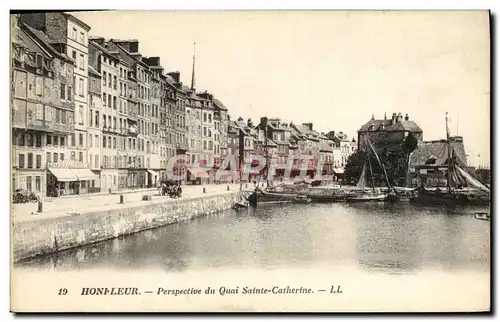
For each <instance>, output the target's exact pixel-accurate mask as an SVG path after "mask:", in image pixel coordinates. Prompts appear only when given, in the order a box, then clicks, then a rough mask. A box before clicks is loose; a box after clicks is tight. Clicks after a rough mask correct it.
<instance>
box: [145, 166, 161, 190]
mask: <svg viewBox="0 0 500 322" xmlns="http://www.w3.org/2000/svg"><path fill="white" fill-rule="evenodd" d="M146 171H147V172H148V175H147V182H146V185H147V187H148V188H154V187H156V186H158V182H159V179H160V173H159V172H158V171H155V170H149V169H148V170H146Z"/></svg>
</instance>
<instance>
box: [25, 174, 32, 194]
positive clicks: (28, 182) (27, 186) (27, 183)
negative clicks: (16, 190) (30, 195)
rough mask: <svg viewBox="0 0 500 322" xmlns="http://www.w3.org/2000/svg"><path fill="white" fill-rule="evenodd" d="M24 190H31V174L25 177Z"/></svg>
mask: <svg viewBox="0 0 500 322" xmlns="http://www.w3.org/2000/svg"><path fill="white" fill-rule="evenodd" d="M26 190H28V191H29V192H31V176H27V177H26Z"/></svg>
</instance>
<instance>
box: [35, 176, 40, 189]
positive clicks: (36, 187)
mask: <svg viewBox="0 0 500 322" xmlns="http://www.w3.org/2000/svg"><path fill="white" fill-rule="evenodd" d="M40 189H41V181H40V176H36V177H35V190H36V192H40Z"/></svg>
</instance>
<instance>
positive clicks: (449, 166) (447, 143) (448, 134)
mask: <svg viewBox="0 0 500 322" xmlns="http://www.w3.org/2000/svg"><path fill="white" fill-rule="evenodd" d="M446 146H447V148H448V180H446V185H447V188H448V192H450V191H451V167H452V164H451V158H452V155H451V154H452V153H451V143H450V131H449V129H448V112H446Z"/></svg>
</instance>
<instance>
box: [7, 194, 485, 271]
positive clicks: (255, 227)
mask: <svg viewBox="0 0 500 322" xmlns="http://www.w3.org/2000/svg"><path fill="white" fill-rule="evenodd" d="M473 211H474V209H465V208H454V209H450V208H437V207H434V208H433V207H415V206H413V205H410V204H384V203H380V204H376V203H375V204H352V205H351V204H309V205H303V204H284V205H259V207H258V208H248V209H241V210H239V211H234V210H230V211H226V212H222V213H217V214H212V215H208V216H202V217H198V218H196V219H194V220H192V221H189V222H185V223H179V224H174V225H169V226H165V227H160V228H156V229H152V230H148V231H144V232H141V233H137V234H133V235H129V236H125V237H120V238H117V239H113V240H108V241H104V242H101V243H97V244H93V245H88V246H84V247H80V248H77V249H71V250H67V251H63V252H59V253H56V254H52V255H48V256H43V257H38V258H34V259H30V260H27V261H24V262H20V263H17V265H16V266H17V267H25V268H36V269H38V268H44V269H50V270H70V269H78V270H84V269H90V268H92V269H96V268H103V269H131V270H138V269H145V268H154V269H161V270H166V271H185V270H188V269H190V270H192V269H194V270H203V269H204V268H214V267H215V268H217V267H228V266H237V267H239V268H243V269H244V268H245V267H260V268H264V269H267V268H275V267H297V266H305V267H313V266H316V265H320V264H321V265H324V264H326V265H331V266H332V267H343V266H346V267H347V266H348V265H357V266H359V267H360V268H362V269H364V270H367V271H370V272H371V271H377V272H384V273H386V274H411V273H415V272H417V271H419V270H422V269H425V268H427V267H434V268H436V267H438V268H442V269H448V270H451V269H481V270H485V269H488V268H489V260H490V250H489V238H490V236H489V225H488V226H487V225H485V222H483V221H479V220H475V219H474V217H473V215H471V213H473Z"/></svg>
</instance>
